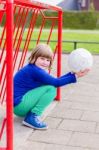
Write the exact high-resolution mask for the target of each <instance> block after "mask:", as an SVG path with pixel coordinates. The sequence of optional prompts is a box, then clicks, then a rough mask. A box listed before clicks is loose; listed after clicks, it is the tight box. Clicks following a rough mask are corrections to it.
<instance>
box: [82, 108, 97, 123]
mask: <svg viewBox="0 0 99 150" xmlns="http://www.w3.org/2000/svg"><path fill="white" fill-rule="evenodd" d="M81 120H87V121H95V122H99V112H98V111H85V112H84V113H83V115H82V117H81Z"/></svg>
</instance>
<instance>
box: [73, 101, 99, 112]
mask: <svg viewBox="0 0 99 150" xmlns="http://www.w3.org/2000/svg"><path fill="white" fill-rule="evenodd" d="M71 108H72V109H79V110H90V111H99V103H93V102H74V103H73V104H72V106H71Z"/></svg>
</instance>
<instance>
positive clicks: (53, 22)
mask: <svg viewBox="0 0 99 150" xmlns="http://www.w3.org/2000/svg"><path fill="white" fill-rule="evenodd" d="M54 25H55V21H54V20H53V21H52V26H51V29H50V33H49V37H48V40H47V44H49V42H50V39H51V35H52V31H53V28H54Z"/></svg>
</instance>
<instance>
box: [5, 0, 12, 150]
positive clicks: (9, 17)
mask: <svg viewBox="0 0 99 150" xmlns="http://www.w3.org/2000/svg"><path fill="white" fill-rule="evenodd" d="M6 22H7V32H6V37H7V38H6V40H7V45H6V51H7V54H6V61H7V70H6V73H7V83H6V87H7V100H6V105H7V107H6V113H7V150H13V0H7V18H6ZM9 35H10V36H9Z"/></svg>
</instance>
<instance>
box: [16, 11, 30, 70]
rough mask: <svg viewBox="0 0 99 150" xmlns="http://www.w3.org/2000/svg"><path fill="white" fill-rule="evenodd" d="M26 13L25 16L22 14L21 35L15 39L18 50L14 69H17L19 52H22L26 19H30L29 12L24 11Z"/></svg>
mask: <svg viewBox="0 0 99 150" xmlns="http://www.w3.org/2000/svg"><path fill="white" fill-rule="evenodd" d="M24 12H25V14H22V16H21V17H23V15H24V17H23V20H22V19H21V20H22V23H21V29H20V34H19V35H18V38H17V37H16V38H15V39H14V41H15V42H16V48H15V53H14V63H13V68H14V69H15V64H16V61H17V59H18V52H19V50H20V46H21V42H22V37H23V33H24V28H25V23H26V18H27V17H28V12H29V10H28V9H27V10H25V9H24Z"/></svg>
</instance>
